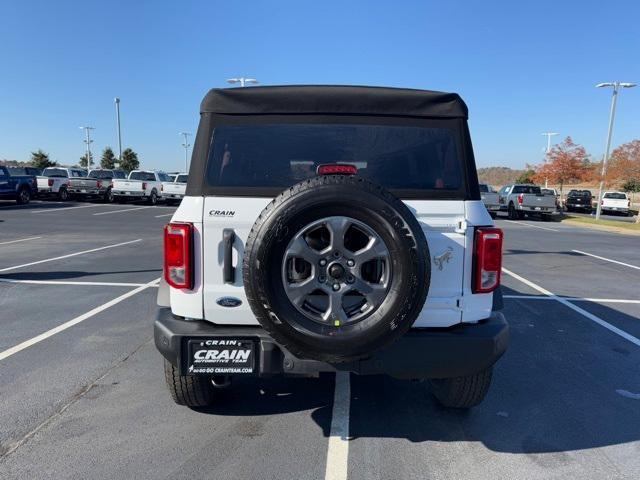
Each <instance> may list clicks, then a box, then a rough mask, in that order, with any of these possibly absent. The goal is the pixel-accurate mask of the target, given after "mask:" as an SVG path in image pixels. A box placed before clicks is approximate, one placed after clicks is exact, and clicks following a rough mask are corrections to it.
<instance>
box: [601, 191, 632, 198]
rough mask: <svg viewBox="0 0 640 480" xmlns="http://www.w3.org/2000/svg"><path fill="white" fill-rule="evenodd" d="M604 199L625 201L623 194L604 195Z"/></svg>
mask: <svg viewBox="0 0 640 480" xmlns="http://www.w3.org/2000/svg"><path fill="white" fill-rule="evenodd" d="M604 198H611V199H613V200H626V199H627V196H626V195H625V194H624V193H615V192H614V193H605V194H604Z"/></svg>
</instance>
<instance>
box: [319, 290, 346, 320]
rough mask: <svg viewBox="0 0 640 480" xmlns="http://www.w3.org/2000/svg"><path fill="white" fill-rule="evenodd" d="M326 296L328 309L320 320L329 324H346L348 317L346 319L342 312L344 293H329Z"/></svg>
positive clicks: (344, 313)
mask: <svg viewBox="0 0 640 480" xmlns="http://www.w3.org/2000/svg"><path fill="white" fill-rule="evenodd" d="M327 295H328V296H329V307H328V308H327V311H326V312H324V314H323V315H322V319H323V320H324V321H327V322H331V323H333V322H335V321H336V320H337V321H339V322H340V323H341V324H343V323H345V322H347V321H348V320H349V317H347V313H346V312H345V311H344V308H342V297H343V295H344V291H342V290H340V291H337V292H334V291H331V292H330V293H328V294H327Z"/></svg>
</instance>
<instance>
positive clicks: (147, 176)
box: [129, 172, 156, 182]
mask: <svg viewBox="0 0 640 480" xmlns="http://www.w3.org/2000/svg"><path fill="white" fill-rule="evenodd" d="M155 179H156V177H155V175H154V174H153V173H152V172H131V174H130V175H129V180H143V181H145V182H153V181H154V180H155Z"/></svg>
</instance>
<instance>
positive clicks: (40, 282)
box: [0, 278, 157, 287]
mask: <svg viewBox="0 0 640 480" xmlns="http://www.w3.org/2000/svg"><path fill="white" fill-rule="evenodd" d="M0 282H2V283H26V284H29V285H78V286H85V285H86V286H95V287H141V286H143V285H146V284H145V283H124V282H80V281H78V282H74V281H66V280H14V279H12V278H0ZM152 286H154V287H157V285H152Z"/></svg>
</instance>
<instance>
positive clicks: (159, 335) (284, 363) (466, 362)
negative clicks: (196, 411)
mask: <svg viewBox="0 0 640 480" xmlns="http://www.w3.org/2000/svg"><path fill="white" fill-rule="evenodd" d="M211 337H233V338H251V339H254V340H255V341H256V344H257V348H256V355H257V360H256V361H257V367H258V368H257V370H258V374H259V375H261V376H269V375H279V374H285V375H313V374H317V373H320V372H335V371H338V370H343V371H350V372H353V373H356V374H360V375H377V374H387V375H391V376H393V377H397V378H450V377H460V376H465V375H472V374H474V373H477V372H480V371H482V370H484V369H486V368H488V367H490V366H491V365H493V364H494V363H495V362H496V361H497V360H498V359H499V358H500V357H501V356H502V354H503V353H504V352H505V351H506V349H507V346H508V344H509V325H508V324H507V322H506V320H505V318H504V315H502V313H500V312H493V313H492V314H491V316H490V317H489V318H488V319H486V320H484V321H482V322H480V323H477V324H460V325H456V326H454V327H451V328H446V329H412V330H410V331H409V332H408V333H406V334H405V335H404V336H403V337H401V338H400V339H399V340H398V341H396V342H395V343H394V344H392V345H391V346H389V347H387V348H386V349H384V350H382V351H380V352H377V353H376V354H374V355H373V356H372V357H370V358H367V359H364V360H360V361H357V362H347V363H340V364H328V363H324V362H318V361H315V360H304V359H299V358H297V357H294V356H293V355H292V354H291V353H289V352H288V351H287V350H286V349H285V348H283V347H282V346H280V345H278V344H277V343H276V342H275V341H274V340H273V339H272V338H271V337H270V336H269V335H268V334H267V333H266V332H265V331H264V329H262V328H261V327H236V326H221V325H215V324H213V323H210V322H206V321H203V320H189V321H187V320H184V319H182V318H181V317H177V316H174V315H173V314H172V313H171V309H169V308H166V307H163V308H159V309H158V313H157V316H156V321H155V324H154V339H155V344H156V347H157V348H158V350H159V351H160V353H161V354H162V355H163V356H164V357H165V358H166V359H167V360H168V361H169V362H171V363H172V364H173V365H175V366H177V367H178V371H179V373H180V374H181V375H186V374H187V371H186V370H187V358H186V356H185V355H183V352H186V351H187V347H186V345H187V341H188V340H189V339H190V338H211Z"/></svg>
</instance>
